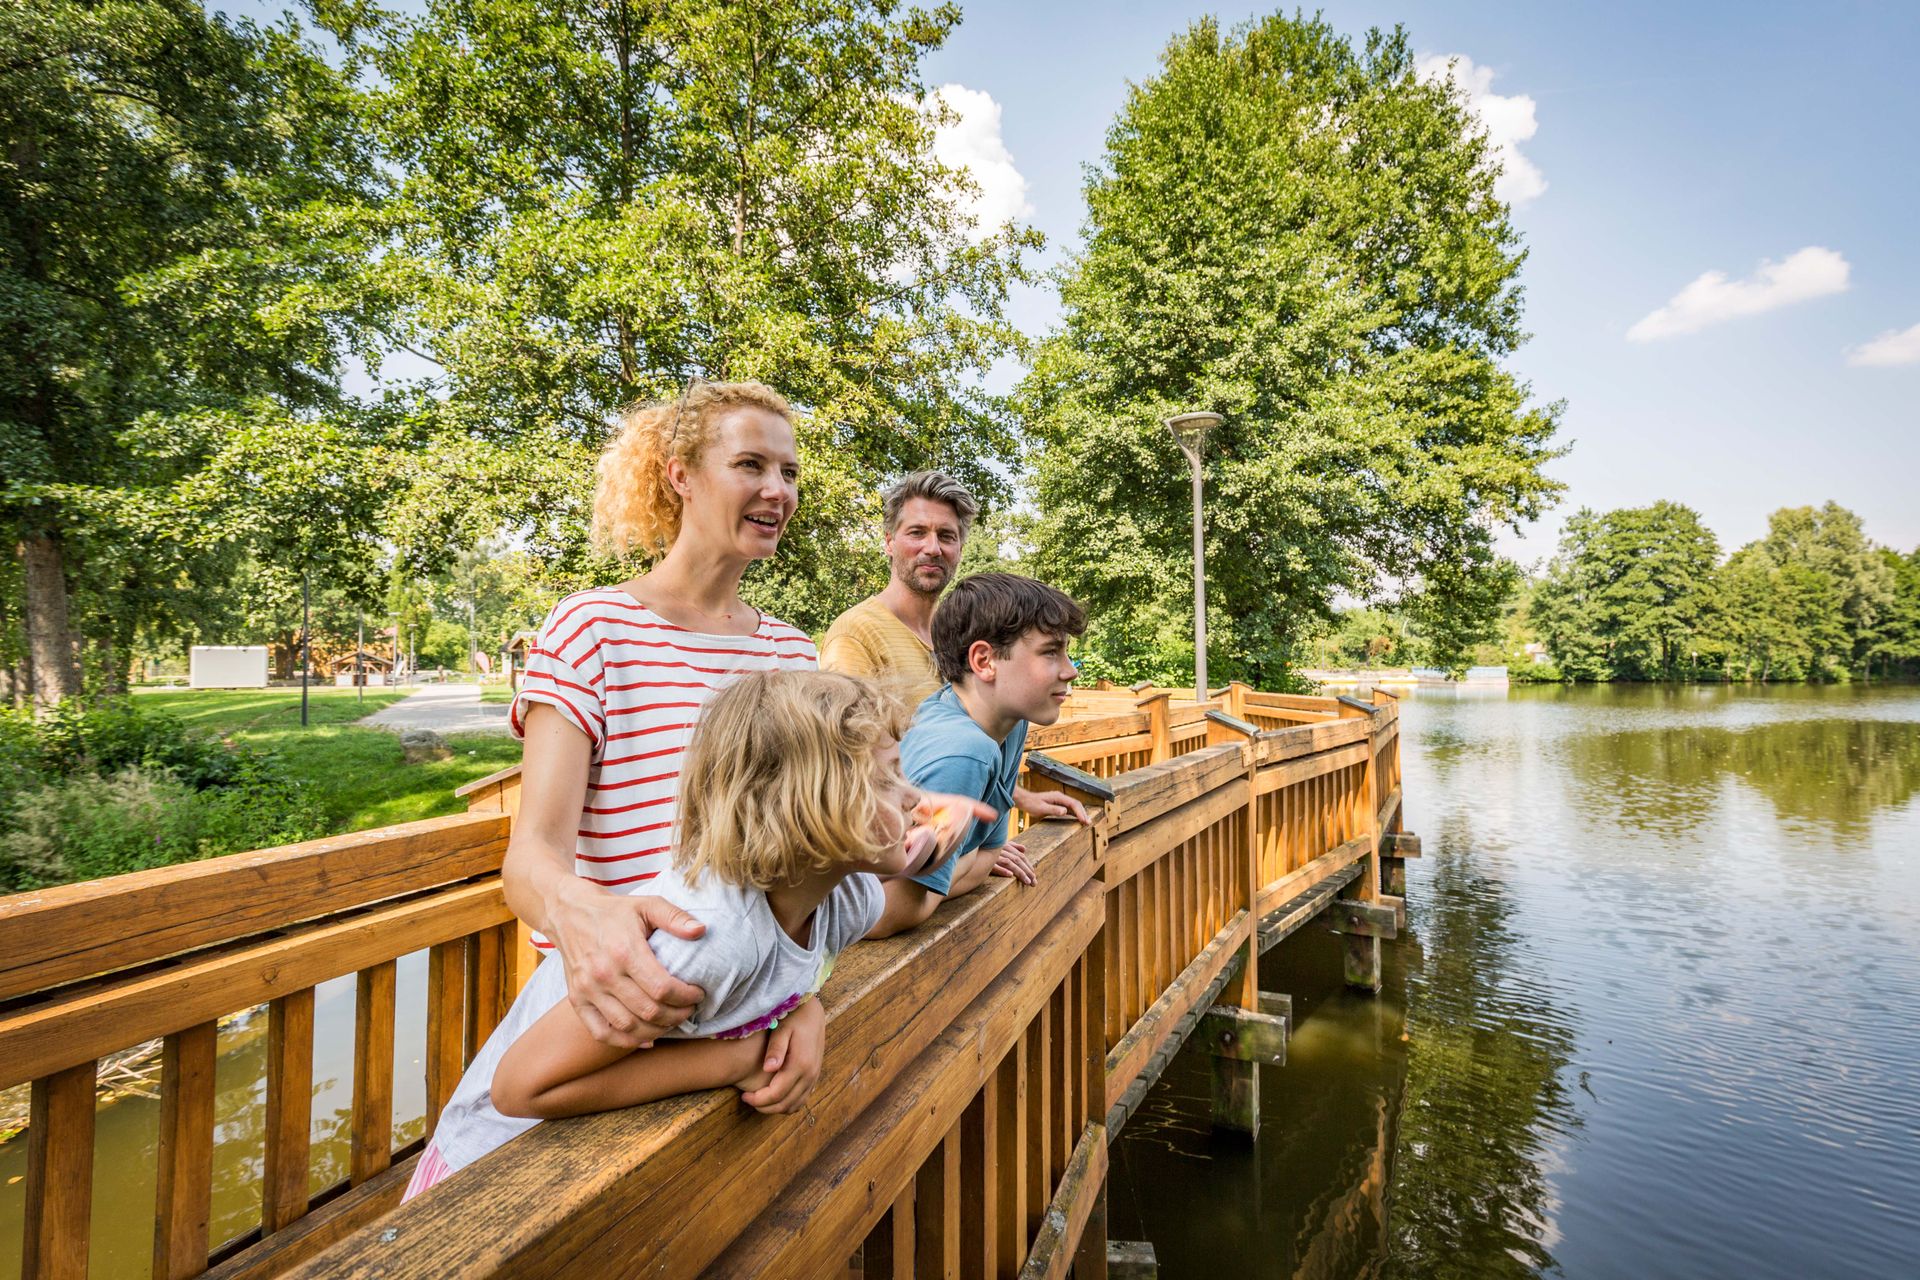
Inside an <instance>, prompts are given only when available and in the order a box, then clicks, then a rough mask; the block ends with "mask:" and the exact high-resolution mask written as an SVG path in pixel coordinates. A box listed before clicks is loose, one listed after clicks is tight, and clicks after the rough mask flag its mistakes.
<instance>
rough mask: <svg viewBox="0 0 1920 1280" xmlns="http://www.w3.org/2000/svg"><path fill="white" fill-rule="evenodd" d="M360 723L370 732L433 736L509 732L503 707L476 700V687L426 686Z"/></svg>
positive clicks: (499, 704) (478, 694)
mask: <svg viewBox="0 0 1920 1280" xmlns="http://www.w3.org/2000/svg"><path fill="white" fill-rule="evenodd" d="M360 723H361V724H363V725H366V726H368V727H370V728H374V729H391V730H393V731H394V732H395V733H400V732H403V731H405V730H407V729H432V730H433V731H434V732H435V733H511V732H512V730H511V729H509V728H508V727H507V706H506V704H505V703H503V702H493V703H483V702H481V701H480V686H478V685H472V684H430V685H425V686H423V687H421V688H420V689H418V690H416V691H414V692H413V693H411V694H409V695H407V696H406V697H404V698H402V699H401V700H400V701H398V702H396V703H394V704H393V705H392V706H390V707H386V708H383V709H382V710H379V711H376V712H374V713H373V714H372V715H370V716H368V717H367V718H366V719H364V720H362V721H360Z"/></svg>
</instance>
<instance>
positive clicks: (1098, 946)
mask: <svg viewBox="0 0 1920 1280" xmlns="http://www.w3.org/2000/svg"><path fill="white" fill-rule="evenodd" d="M1106 959H1107V952H1106V948H1105V946H1104V945H1103V944H1102V942H1101V940H1100V939H1099V938H1095V939H1094V940H1093V945H1092V947H1090V948H1089V949H1088V950H1087V952H1086V954H1085V955H1084V956H1082V957H1081V961H1080V963H1079V964H1078V965H1076V966H1075V967H1074V972H1075V975H1076V976H1075V988H1076V993H1077V995H1078V996H1079V1004H1080V1016H1081V1020H1080V1028H1081V1041H1080V1042H1081V1045H1082V1047H1083V1048H1084V1050H1085V1052H1084V1053H1083V1054H1082V1056H1081V1059H1080V1071H1081V1076H1080V1079H1079V1098H1080V1112H1079V1115H1078V1120H1079V1122H1080V1124H1081V1126H1085V1125H1087V1124H1101V1123H1104V1122H1105V1120H1106V1114H1107V1063H1106V1052H1105V1046H1103V1045H1100V1044H1098V1043H1097V1037H1098V1036H1099V1032H1100V1027H1101V1025H1102V1024H1103V1022H1104V1021H1105V1014H1104V1012H1103V1011H1102V1010H1101V1009H1100V1007H1099V1002H1100V997H1101V993H1102V992H1103V991H1105V990H1106V974H1105V972H1104V970H1105V968H1106ZM1073 1274H1074V1277H1075V1280H1106V1275H1107V1190H1106V1184H1105V1183H1104V1182H1102V1184H1101V1187H1100V1190H1099V1192H1098V1193H1097V1198H1096V1199H1095V1201H1094V1207H1093V1212H1092V1214H1091V1215H1090V1216H1089V1217H1088V1219H1087V1225H1086V1229H1085V1230H1084V1231H1083V1232H1081V1235H1080V1247H1079V1248H1078V1249H1076V1250H1075V1251H1074V1261H1073Z"/></svg>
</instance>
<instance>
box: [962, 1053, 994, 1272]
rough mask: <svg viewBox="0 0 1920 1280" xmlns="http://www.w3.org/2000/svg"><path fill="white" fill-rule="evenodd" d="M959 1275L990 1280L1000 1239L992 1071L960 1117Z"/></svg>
mask: <svg viewBox="0 0 1920 1280" xmlns="http://www.w3.org/2000/svg"><path fill="white" fill-rule="evenodd" d="M960 1181H961V1184H962V1185H963V1186H964V1187H965V1188H966V1194H965V1195H963V1196H961V1197H960V1275H961V1277H962V1280H996V1277H998V1276H999V1274H1000V1268H999V1261H998V1259H997V1257H996V1256H995V1246H996V1245H997V1244H998V1242H999V1239H1000V1212H999V1211H1000V1072H999V1071H998V1070H997V1069H996V1070H995V1071H994V1072H993V1074H991V1075H989V1076H988V1077H987V1081H986V1083H985V1084H984V1085H982V1086H981V1087H980V1092H979V1093H977V1094H975V1095H974V1098H973V1101H972V1102H970V1103H968V1104H967V1109H966V1111H965V1112H963V1113H962V1114H961V1116H960Z"/></svg>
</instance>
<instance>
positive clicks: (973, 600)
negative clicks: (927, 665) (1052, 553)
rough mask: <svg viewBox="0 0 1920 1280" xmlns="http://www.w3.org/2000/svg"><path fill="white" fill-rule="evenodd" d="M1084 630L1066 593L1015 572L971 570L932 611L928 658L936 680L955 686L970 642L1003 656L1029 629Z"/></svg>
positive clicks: (1062, 633)
mask: <svg viewBox="0 0 1920 1280" xmlns="http://www.w3.org/2000/svg"><path fill="white" fill-rule="evenodd" d="M1086 629H1087V614H1086V611H1085V610H1084V609H1082V608H1081V607H1080V606H1079V605H1077V604H1075V603H1074V600H1073V597H1072V596H1070V595H1068V594H1067V593H1066V592H1064V591H1060V590H1058V589H1056V588H1054V587H1050V586H1048V585H1047V584H1046V583H1044V582H1036V581H1035V580H1034V579H1032V578H1023V577H1021V576H1020V575H1019V574H1017V573H976V574H974V575H973V576H972V577H970V578H962V579H961V580H960V581H958V582H956V583H954V585H953V590H952V591H949V592H948V593H947V598H946V599H944V600H942V601H941V602H940V607H939V608H937V609H935V610H934V611H933V661H934V663H935V665H937V666H938V667H939V668H940V678H941V679H942V680H945V681H947V682H948V683H950V684H957V683H958V682H959V681H960V680H962V679H963V678H965V677H966V675H967V674H968V672H969V668H968V666H967V650H969V649H971V648H972V647H973V645H974V642H975V641H979V640H985V641H986V642H987V643H988V644H990V645H992V646H993V652H994V654H995V655H996V656H998V657H1003V658H1004V657H1005V656H1006V655H1007V651H1008V650H1009V649H1011V648H1012V647H1013V642H1014V641H1016V640H1018V639H1019V638H1020V637H1021V636H1023V635H1025V634H1026V633H1027V632H1029V631H1038V632H1041V633H1042V634H1044V635H1049V636H1058V637H1061V638H1065V637H1067V636H1077V635H1079V634H1080V633H1081V632H1083V631H1085V630H1086Z"/></svg>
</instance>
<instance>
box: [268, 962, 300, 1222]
mask: <svg viewBox="0 0 1920 1280" xmlns="http://www.w3.org/2000/svg"><path fill="white" fill-rule="evenodd" d="M312 1134H313V988H312V987H308V988H307V989H306V990H304V991H293V992H289V993H288V994H286V995H284V996H281V997H280V998H279V999H277V1000H275V1001H273V1002H272V1003H271V1004H269V1005H268V1006H267V1153H266V1167H265V1169H264V1171H263V1173H262V1175H261V1179H260V1231H261V1234H262V1235H269V1236H270V1235H272V1234H273V1233H274V1232H276V1231H279V1230H281V1229H282V1228H284V1227H286V1226H288V1225H289V1224H291V1223H293V1222H296V1221H298V1220H299V1219H300V1218H301V1216H302V1215H304V1214H305V1213H306V1211H307V1183H308V1180H309V1179H308V1173H307V1162H308V1159H309V1150H308V1144H309V1143H310V1142H311V1140H312Z"/></svg>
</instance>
